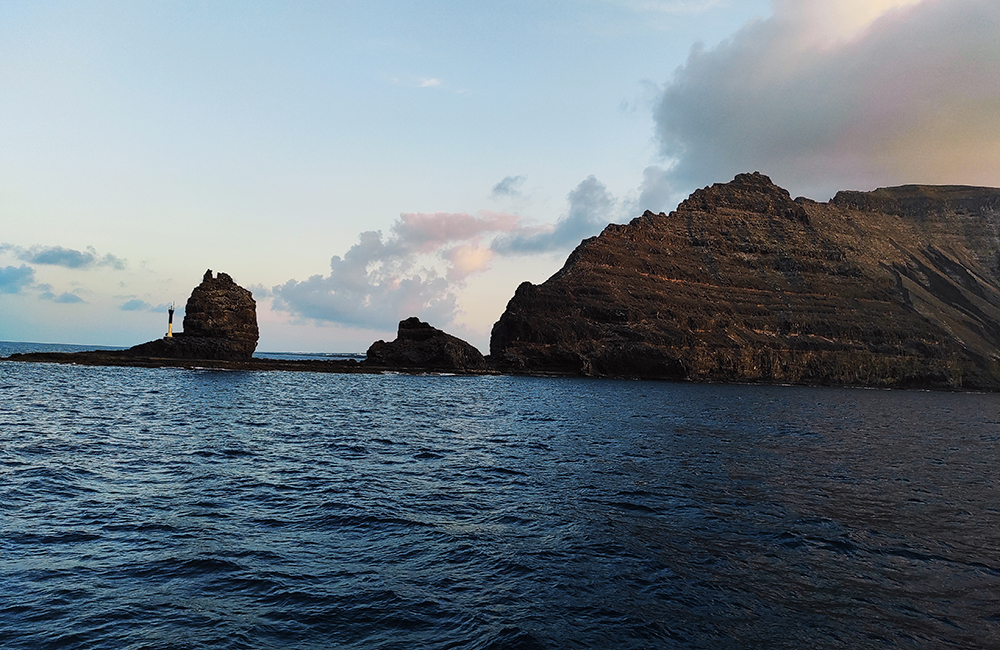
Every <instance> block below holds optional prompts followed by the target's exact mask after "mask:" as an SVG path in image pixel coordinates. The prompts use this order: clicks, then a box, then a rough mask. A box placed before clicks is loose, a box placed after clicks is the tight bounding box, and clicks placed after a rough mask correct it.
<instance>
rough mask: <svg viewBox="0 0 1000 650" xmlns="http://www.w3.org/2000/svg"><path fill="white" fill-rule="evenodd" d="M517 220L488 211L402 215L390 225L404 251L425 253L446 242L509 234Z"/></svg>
mask: <svg viewBox="0 0 1000 650" xmlns="http://www.w3.org/2000/svg"><path fill="white" fill-rule="evenodd" d="M519 220H520V217H518V216H517V215H513V214H506V213H503V212H492V211H488V210H483V211H481V212H479V213H478V214H477V215H475V216H474V215H471V214H468V213H467V212H404V213H403V214H400V215H399V219H398V220H397V221H396V223H394V224H393V226H392V233H393V236H394V238H395V239H397V240H398V241H399V242H400V243H405V245H406V246H407V247H408V248H411V249H412V250H417V251H419V252H421V253H429V252H432V251H434V250H436V249H438V248H440V247H441V246H444V245H445V244H448V243H450V242H462V241H472V240H476V239H477V238H479V237H481V236H483V235H486V234H493V233H505V232H510V231H511V230H514V229H515V228H516V227H517V224H518V222H519Z"/></svg>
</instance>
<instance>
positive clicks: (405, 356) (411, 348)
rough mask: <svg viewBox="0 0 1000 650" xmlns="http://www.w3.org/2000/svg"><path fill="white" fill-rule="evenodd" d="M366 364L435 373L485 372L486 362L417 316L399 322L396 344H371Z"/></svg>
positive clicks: (481, 355)
mask: <svg viewBox="0 0 1000 650" xmlns="http://www.w3.org/2000/svg"><path fill="white" fill-rule="evenodd" d="M365 364H367V365H369V366H378V367H387V368H402V369H420V370H432V371H462V372H481V371H484V370H486V359H485V358H484V357H483V354H482V353H481V352H480V351H479V350H477V349H476V348H475V347H473V346H472V345H471V344H469V343H466V342H465V341H463V340H462V339H460V338H457V337H454V336H452V335H451V334H446V333H445V332H442V331H441V330H439V329H437V328H436V327H431V326H430V325H428V324H427V323H425V322H423V321H421V320H420V319H418V318H416V317H410V318H407V319H406V320H403V321H400V322H399V330H398V332H397V333H396V340H395V341H391V342H389V343H386V342H385V341H375V342H374V343H372V345H371V347H369V348H368V353H367V358H366V359H365Z"/></svg>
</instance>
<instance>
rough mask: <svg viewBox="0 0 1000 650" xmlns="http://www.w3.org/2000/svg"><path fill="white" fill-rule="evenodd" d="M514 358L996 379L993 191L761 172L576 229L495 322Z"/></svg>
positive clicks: (886, 377)
mask: <svg viewBox="0 0 1000 650" xmlns="http://www.w3.org/2000/svg"><path fill="white" fill-rule="evenodd" d="M490 353H491V354H490V360H491V362H492V363H493V364H494V365H495V366H496V367H498V368H500V369H503V370H508V371H526V372H538V371H552V372H565V373H573V374H583V375H597V376H624V377H661V378H676V379H693V380H703V381H767V382H787V383H816V384H841V385H866V386H928V387H931V386H933V387H965V388H987V389H998V388H1000V190H997V189H990V188H974V187H961V186H947V187H941V186H903V187H894V188H883V189H878V190H875V191H873V192H841V193H838V194H837V195H836V196H835V197H834V198H833V199H832V200H831V201H830V202H829V203H817V202H815V201H811V200H808V199H802V198H799V199H795V200H793V199H792V198H791V196H790V195H789V194H788V192H787V191H786V190H784V189H782V188H780V187H777V186H776V185H774V184H773V183H772V182H771V181H770V179H768V178H767V177H766V176H763V175H761V174H759V173H753V174H740V175H738V176H737V177H736V178H735V179H734V180H733V181H732V182H730V183H725V184H716V185H713V186H711V187H708V188H704V189H701V190H698V191H696V192H694V193H693V194H692V195H691V196H690V197H689V198H688V199H687V200H685V201H684V202H682V203H681V204H680V205H679V206H678V207H677V210H676V211H674V212H671V213H670V214H663V213H660V214H653V213H651V212H646V213H645V214H643V215H642V216H641V217H638V218H636V219H634V220H632V222H631V223H629V224H627V225H614V224H613V225H610V226H608V227H607V228H606V229H605V230H604V232H602V233H601V235H600V236H598V237H594V238H590V239H587V240H584V241H583V242H582V243H581V244H580V246H579V247H577V249H576V250H575V251H573V253H572V254H571V255H570V257H569V259H568V260H567V261H566V264H565V266H564V267H563V268H562V269H561V270H560V271H559V272H557V273H556V274H555V275H554V276H552V277H551V278H550V279H549V280H547V281H546V282H544V283H543V284H541V285H532V284H530V283H523V284H522V285H521V286H520V287H518V289H517V291H516V293H515V295H514V297H513V298H512V299H511V300H510V302H509V303H508V305H507V310H506V311H505V312H504V314H503V315H502V316H501V318H500V320H499V321H498V322H497V323H496V324H495V325H494V327H493V332H492V337H491V341H490Z"/></svg>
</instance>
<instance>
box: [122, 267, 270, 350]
mask: <svg viewBox="0 0 1000 650" xmlns="http://www.w3.org/2000/svg"><path fill="white" fill-rule="evenodd" d="M257 339H258V330H257V303H256V302H255V301H254V299H253V295H252V294H251V293H250V292H249V291H247V290H246V289H244V288H243V287H241V286H239V285H238V284H236V283H235V282H234V281H233V279H232V278H231V277H229V275H228V274H226V273H219V274H218V276H217V277H213V276H212V271H211V269H209V270H208V271H206V272H205V277H204V278H203V279H202V281H201V284H199V285H198V286H197V287H195V288H194V291H192V292H191V297H190V298H188V301H187V305H186V306H185V307H184V331H183V332H179V333H177V334H174V336H173V337H172V338H167V337H164V338H162V339H158V340H155V341H150V342H148V343H143V344H141V345H137V346H135V347H132V348H130V349H129V350H128V353H129V354H132V355H135V356H147V357H163V358H169V359H219V360H226V361H242V360H247V359H250V358H251V357H252V356H253V353H254V350H256V349H257Z"/></svg>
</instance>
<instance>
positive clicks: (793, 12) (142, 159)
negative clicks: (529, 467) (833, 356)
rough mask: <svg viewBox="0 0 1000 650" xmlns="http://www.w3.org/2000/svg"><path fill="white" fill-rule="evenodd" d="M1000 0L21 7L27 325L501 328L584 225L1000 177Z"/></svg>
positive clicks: (10, 65) (9, 261) (11, 68)
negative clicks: (207, 286)
mask: <svg viewBox="0 0 1000 650" xmlns="http://www.w3.org/2000/svg"><path fill="white" fill-rule="evenodd" d="M998 33H1000V3H998V2H996V1H995V0H773V1H770V2H768V1H766V0H552V1H548V2H545V1H538V0H534V1H532V2H521V1H519V0H511V1H508V2H503V3H499V2H479V3H468V2H459V1H453V0H439V1H422V0H421V1H409V2H402V1H398V2H390V1H382V0H367V1H365V2H353V1H342V2H338V1H328V2H308V1H299V2H294V3H289V2H276V1H274V2H269V1H264V0H261V1H256V2H244V1H240V2H230V1H226V0H215V1H212V2H203V1H199V2H183V1H177V0H170V1H167V0H163V1H156V0H150V1H147V2H141V3H137V2H132V1H131V0H128V1H120V2H119V1H112V0H107V1H98V2H82V1H77V2H69V1H57V0H52V1H47V0H30V1H22V0H4V2H2V3H0V340H8V341H36V342H56V343H75V344H82V345H116V346H128V345H133V344H137V343H141V342H144V341H147V340H150V339H154V338H158V337H160V336H162V335H163V334H164V333H165V331H166V318H167V314H166V309H167V306H168V305H169V304H170V303H171V302H176V303H177V305H178V314H177V315H176V316H175V320H177V321H180V320H181V317H182V314H183V304H184V303H185V301H186V300H187V297H188V296H189V295H190V292H191V289H193V288H194V286H195V285H197V284H198V282H200V280H201V277H202V275H203V274H204V272H205V270H206V269H212V270H214V271H216V272H218V271H224V272H226V273H229V274H230V275H231V276H232V277H233V278H234V279H235V280H236V282H237V283H239V284H240V285H242V286H244V287H247V288H249V289H250V290H251V291H252V292H253V294H254V297H255V299H256V300H257V313H258V322H259V326H260V331H261V338H260V343H259V345H258V350H261V351H303V352H363V351H364V350H366V349H367V347H368V345H370V344H371V342H373V341H375V340H377V339H385V340H391V339H392V338H393V337H394V336H395V330H396V325H397V323H398V321H400V320H402V319H404V318H406V317H409V316H418V317H420V318H421V319H422V320H425V321H428V322H430V323H431V324H432V325H434V326H436V327H440V328H442V329H444V330H446V331H448V332H450V333H452V334H455V335H457V336H460V337H462V338H465V339H466V340H468V341H470V342H471V343H473V344H474V345H476V346H477V347H479V348H480V349H481V350H483V351H484V352H485V351H487V350H488V341H489V332H490V328H491V327H492V325H493V323H494V322H496V320H497V319H498V318H499V317H500V315H501V313H502V312H503V310H504V308H505V306H506V303H507V301H508V300H509V299H510V297H511V296H512V295H513V293H514V290H515V288H516V287H517V285H518V284H520V283H521V282H523V281H530V282H534V283H540V282H542V281H544V280H545V279H547V278H548V277H549V276H550V275H551V274H552V273H554V272H555V271H557V270H558V269H559V268H560V267H561V266H562V264H563V262H564V261H565V259H566V257H567V255H568V254H569V252H570V251H572V249H573V248H574V247H575V246H576V245H578V244H579V243H580V241H581V240H582V239H583V238H586V237H590V236H593V235H596V234H598V233H600V231H601V230H602V229H603V228H604V227H605V226H606V225H607V224H609V223H621V222H626V221H628V220H629V219H631V218H633V217H635V216H638V215H640V214H641V213H642V212H643V211H644V210H646V209H650V210H653V211H654V212H659V211H670V210H671V209H673V208H674V207H675V206H676V205H677V203H678V202H679V201H680V200H682V199H683V198H684V197H686V196H687V195H688V194H689V193H690V192H691V191H693V190H694V189H697V188H698V187H704V186H706V185H711V184H712V183H716V182H726V181H728V180H731V179H732V177H733V176H734V175H735V174H737V173H741V172H748V171H760V172H762V173H765V174H768V175H769V176H770V177H771V178H772V180H774V181H775V182H776V183H778V184H779V185H781V186H783V187H785V188H787V189H788V190H789V191H790V192H791V193H792V195H793V196H799V195H802V196H808V197H810V198H813V199H816V200H827V199H829V198H830V197H831V196H832V195H833V194H834V193H835V192H836V191H837V190H839V189H859V190H870V189H874V188H876V187H883V186H890V185H898V184H904V183H932V184H967V185H987V186H1000V164H998V162H1000V74H997V70H1000V39H998V38H996V34H998Z"/></svg>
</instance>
